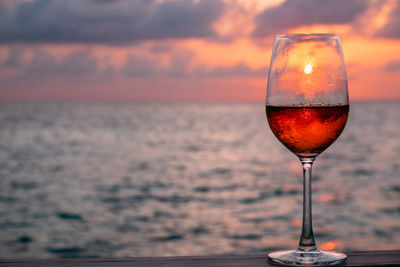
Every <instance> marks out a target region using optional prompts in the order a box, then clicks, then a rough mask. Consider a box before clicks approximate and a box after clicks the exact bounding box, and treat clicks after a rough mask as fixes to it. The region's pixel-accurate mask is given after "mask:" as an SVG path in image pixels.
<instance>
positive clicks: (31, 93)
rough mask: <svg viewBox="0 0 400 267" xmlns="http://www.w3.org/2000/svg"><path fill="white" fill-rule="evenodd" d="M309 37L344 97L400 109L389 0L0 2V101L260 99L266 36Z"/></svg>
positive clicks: (399, 70)
mask: <svg viewBox="0 0 400 267" xmlns="http://www.w3.org/2000/svg"><path fill="white" fill-rule="evenodd" d="M314 32H321V33H337V34H339V35H340V38H341V41H342V46H343V51H344V56H345V61H346V66H347V72H348V78H349V92H350V98H351V99H353V100H370V99H400V1H399V0H393V1H364V0H325V1H324V0H302V1H299V0H286V1H280V0H257V1H252V0H85V1H82V0H0V100H68V101H69V100H83V101H86V100H93V101H97V100H100V101H130V100H135V101H136V100H145V101H152V100H163V101H164V100H167V101H169V100H172V101H176V100H227V101H230V100H235V101H236V100H246V101H247V100H251V101H253V100H254V101H263V100H264V97H265V88H266V84H267V69H268V66H269V61H270V56H271V50H272V45H273V41H274V36H275V35H276V34H282V33H314Z"/></svg>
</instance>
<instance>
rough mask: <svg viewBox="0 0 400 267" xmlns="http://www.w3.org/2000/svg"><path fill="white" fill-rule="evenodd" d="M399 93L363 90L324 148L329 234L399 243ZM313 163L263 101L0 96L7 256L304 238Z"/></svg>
mask: <svg viewBox="0 0 400 267" xmlns="http://www.w3.org/2000/svg"><path fill="white" fill-rule="evenodd" d="M399 133H400V102H396V101H387V102H354V103H351V105H350V116H349V120H348V123H347V125H346V128H345V130H344V131H343V133H342V135H341V136H340V137H339V139H338V140H337V141H336V142H335V143H334V144H332V145H331V146H330V147H329V148H328V149H327V150H326V151H325V152H323V153H322V154H321V155H319V156H318V157H317V158H316V161H315V163H314V168H313V178H312V191H313V192H312V193H313V195H312V201H313V206H312V209H313V225H314V234H315V238H316V241H317V245H318V246H319V247H320V248H322V249H327V250H344V251H361V250H362V251H364V250H386V249H399V248H400V138H399V137H400V135H399ZM301 176H302V169H301V165H300V162H299V160H298V159H297V157H296V156H295V155H294V154H292V153H291V152H290V151H289V150H287V149H286V148H285V147H284V146H283V145H281V144H280V143H279V142H278V140H277V139H276V138H275V137H274V135H273V134H272V133H271V131H270V129H269V127H268V123H267V121H266V117H265V107H264V104H263V103H261V102H260V103H230V102H228V103H224V102H221V103H219V102H213V103H211V102H210V103H203V102H200V103H189V102H187V103H186V102H185V103H155V102H154V103H85V102H79V103H78V102H76V103H68V102H62V103H61V102H57V103H55V102H54V103H39V102H2V103H0V258H69V257H137V256H175V255H211V254H247V253H263V252H267V251H273V250H280V249H287V248H295V247H296V246H297V244H298V240H299V236H300V232H301V216H302V197H303V195H302V178H301Z"/></svg>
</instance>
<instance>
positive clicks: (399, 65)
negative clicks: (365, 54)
mask: <svg viewBox="0 0 400 267" xmlns="http://www.w3.org/2000/svg"><path fill="white" fill-rule="evenodd" d="M383 69H384V70H385V71H389V72H393V71H399V70H400V61H392V62H389V63H388V64H386V66H385V67H384V68H383Z"/></svg>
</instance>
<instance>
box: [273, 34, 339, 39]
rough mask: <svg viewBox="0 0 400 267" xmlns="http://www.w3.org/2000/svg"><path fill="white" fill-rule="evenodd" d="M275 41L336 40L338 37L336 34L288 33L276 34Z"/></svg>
mask: <svg viewBox="0 0 400 267" xmlns="http://www.w3.org/2000/svg"><path fill="white" fill-rule="evenodd" d="M275 37H276V38H277V39H284V38H287V39H288V38H305V39H308V38H321V37H325V38H338V37H339V35H338V34H336V33H288V34H277V35H276V36H275Z"/></svg>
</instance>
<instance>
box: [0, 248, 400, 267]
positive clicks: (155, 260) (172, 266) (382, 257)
mask: <svg viewBox="0 0 400 267" xmlns="http://www.w3.org/2000/svg"><path fill="white" fill-rule="evenodd" d="M346 254H347V255H348V259H347V262H346V264H344V265H341V266H400V250H387V251H364V252H347V253H346ZM2 266H11V267H22V266H24V267H31V266H43V267H48V266H54V267H64V266H78V267H94V266H96V267H107V266H116V267H121V266H133V267H137V266H144V267H183V266H190V267H194V266H196V267H200V266H201V267H217V266H218V267H266V266H275V265H272V264H271V263H269V262H268V261H267V257H266V254H255V255H235V256H185V257H137V258H123V259H113V258H110V259H107V258H81V259H80V258H78V259H35V260H5V259H2V260H0V267H2Z"/></svg>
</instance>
